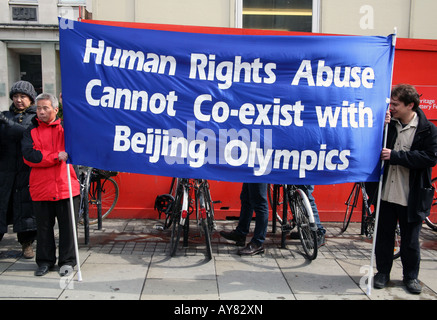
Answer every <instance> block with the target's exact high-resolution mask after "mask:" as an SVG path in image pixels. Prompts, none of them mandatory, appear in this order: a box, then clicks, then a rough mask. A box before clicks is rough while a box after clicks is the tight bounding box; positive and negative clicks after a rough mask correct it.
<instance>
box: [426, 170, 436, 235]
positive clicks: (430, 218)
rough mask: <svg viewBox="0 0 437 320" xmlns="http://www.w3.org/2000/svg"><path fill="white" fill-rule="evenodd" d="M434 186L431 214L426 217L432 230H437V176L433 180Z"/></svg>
mask: <svg viewBox="0 0 437 320" xmlns="http://www.w3.org/2000/svg"><path fill="white" fill-rule="evenodd" d="M431 183H432V186H433V187H434V199H433V200H432V205H431V209H430V212H429V216H428V217H426V218H425V223H426V224H427V226H428V227H430V228H431V229H432V230H434V231H437V189H436V188H437V177H436V178H433V179H432V180H431Z"/></svg>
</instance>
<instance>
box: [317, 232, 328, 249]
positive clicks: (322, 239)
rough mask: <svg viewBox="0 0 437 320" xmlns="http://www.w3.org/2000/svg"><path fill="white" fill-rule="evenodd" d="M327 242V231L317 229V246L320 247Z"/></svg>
mask: <svg viewBox="0 0 437 320" xmlns="http://www.w3.org/2000/svg"><path fill="white" fill-rule="evenodd" d="M325 243H326V238H325V233H324V232H323V231H320V230H317V247H318V248H320V247H322V246H324V245H325Z"/></svg>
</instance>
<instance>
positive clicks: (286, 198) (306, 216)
mask: <svg viewBox="0 0 437 320" xmlns="http://www.w3.org/2000/svg"><path fill="white" fill-rule="evenodd" d="M267 190H268V199H269V202H270V206H271V208H272V212H273V218H272V223H273V231H274V232H275V231H276V221H278V222H279V223H280V226H281V248H285V247H286V245H285V239H286V235H287V234H288V233H289V232H291V230H293V229H294V228H295V227H297V230H298V234H299V239H300V242H301V244H302V247H303V250H304V252H305V255H306V256H307V258H308V259H309V260H314V259H316V257H317V252H318V245H317V226H316V223H315V220H314V216H313V210H312V209H311V205H310V202H309V200H308V197H307V195H306V193H305V192H304V191H303V190H302V189H300V188H298V187H297V186H295V185H277V184H275V185H270V184H269V185H268V189H267ZM281 190H282V193H281ZM278 207H279V208H280V207H282V216H280V214H279V210H278Z"/></svg>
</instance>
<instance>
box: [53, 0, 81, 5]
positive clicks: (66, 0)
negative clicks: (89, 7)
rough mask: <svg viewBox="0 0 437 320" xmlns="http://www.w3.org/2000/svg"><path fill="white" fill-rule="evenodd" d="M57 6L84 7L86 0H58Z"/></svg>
mask: <svg viewBox="0 0 437 320" xmlns="http://www.w3.org/2000/svg"><path fill="white" fill-rule="evenodd" d="M58 2H59V4H61V5H77V6H79V5H82V6H84V5H85V4H86V0H58Z"/></svg>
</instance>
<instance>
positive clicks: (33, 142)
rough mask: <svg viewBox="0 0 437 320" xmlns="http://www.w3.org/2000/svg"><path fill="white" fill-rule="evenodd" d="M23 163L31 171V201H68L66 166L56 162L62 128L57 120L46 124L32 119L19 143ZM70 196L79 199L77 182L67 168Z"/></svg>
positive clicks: (63, 162) (71, 169)
mask: <svg viewBox="0 0 437 320" xmlns="http://www.w3.org/2000/svg"><path fill="white" fill-rule="evenodd" d="M21 147H22V151H23V157H24V162H25V163H26V164H27V165H28V166H29V167H31V171H30V179H29V190H30V195H31V197H32V200H33V201H58V200H62V199H67V198H69V197H70V194H69V191H68V189H69V187H68V177H67V164H66V162H65V161H59V160H58V154H59V152H60V151H65V143H64V128H63V126H62V123H61V120H60V119H56V120H55V121H53V122H52V123H50V124H46V123H44V122H42V121H40V120H39V119H38V118H36V117H35V118H34V119H32V125H31V126H30V127H29V128H28V129H27V130H26V131H25V132H24V134H23V140H22V142H21ZM69 166H70V177H71V185H72V195H73V196H77V195H79V190H80V187H79V182H78V181H77V176H76V173H75V172H74V170H73V166H72V165H71V164H70V165H69Z"/></svg>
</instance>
